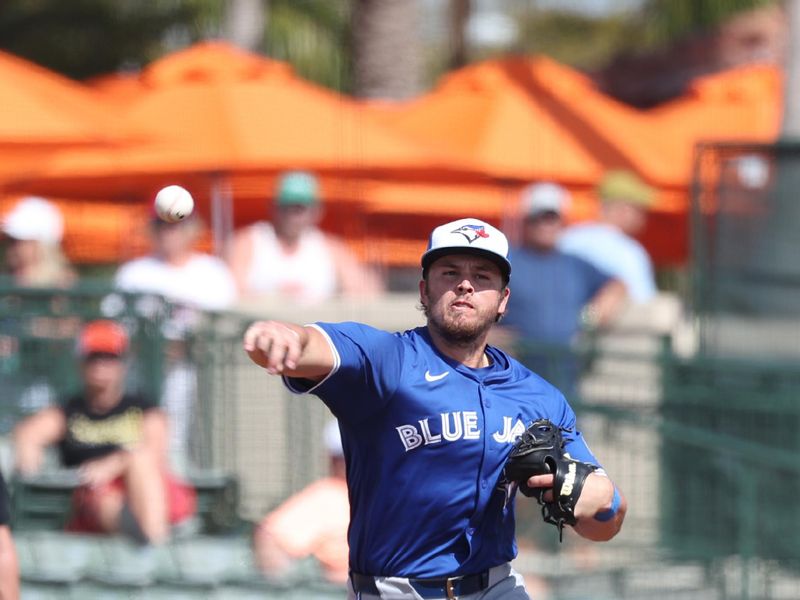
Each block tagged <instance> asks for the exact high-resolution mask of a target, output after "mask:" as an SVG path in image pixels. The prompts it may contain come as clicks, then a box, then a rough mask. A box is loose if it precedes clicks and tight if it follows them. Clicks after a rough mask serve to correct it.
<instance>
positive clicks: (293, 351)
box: [244, 321, 334, 381]
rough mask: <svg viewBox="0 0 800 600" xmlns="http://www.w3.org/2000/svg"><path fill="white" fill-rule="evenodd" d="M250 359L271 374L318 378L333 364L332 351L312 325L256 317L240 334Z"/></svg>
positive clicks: (318, 379) (323, 337)
mask: <svg viewBox="0 0 800 600" xmlns="http://www.w3.org/2000/svg"><path fill="white" fill-rule="evenodd" d="M244 350H245V352H247V354H248V356H249V357H250V360H252V361H253V362H254V363H256V364H257V365H259V366H261V367H264V368H265V369H266V370H267V371H268V372H269V373H270V374H272V375H287V376H289V377H302V378H304V379H310V380H312V381H321V380H322V379H323V378H324V377H325V376H326V375H327V374H328V373H330V372H331V370H333V367H334V355H333V351H332V350H331V347H330V345H329V344H328V341H327V340H326V339H325V336H324V335H323V334H322V333H321V332H320V331H319V330H318V329H317V328H316V327H303V326H302V325H296V324H294V323H284V322H280V321H257V322H255V323H253V324H252V325H251V326H250V327H249V328H248V329H247V331H246V332H245V334H244Z"/></svg>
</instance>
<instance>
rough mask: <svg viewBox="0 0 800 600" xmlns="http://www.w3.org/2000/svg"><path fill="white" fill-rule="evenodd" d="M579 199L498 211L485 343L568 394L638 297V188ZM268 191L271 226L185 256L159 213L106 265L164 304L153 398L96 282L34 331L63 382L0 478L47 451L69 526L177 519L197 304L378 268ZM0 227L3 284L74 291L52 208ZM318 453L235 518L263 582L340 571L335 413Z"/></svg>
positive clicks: (357, 276)
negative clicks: (66, 368)
mask: <svg viewBox="0 0 800 600" xmlns="http://www.w3.org/2000/svg"><path fill="white" fill-rule="evenodd" d="M596 192H597V199H598V201H599V206H600V211H599V216H598V218H597V220H595V221H592V222H582V223H574V224H570V223H569V219H568V215H569V208H570V204H571V198H570V193H569V191H568V190H567V189H565V188H564V187H562V186H561V185H559V184H558V183H556V182H550V181H539V182H533V183H531V185H529V186H528V187H526V188H524V189H523V190H522V192H521V193H520V195H519V198H518V207H517V210H516V214H518V215H519V223H518V225H519V228H518V229H519V231H520V232H521V235H520V239H519V242H518V244H517V245H516V247H514V248H513V249H512V250H511V253H510V257H511V260H512V262H513V265H514V277H513V280H512V281H511V284H510V287H511V290H512V293H511V297H510V304H509V309H508V312H507V316H506V317H505V318H504V320H503V321H502V322H501V323H500V325H501V326H500V327H499V328H496V330H497V331H496V332H495V334H494V336H495V337H494V339H493V343H495V344H497V345H500V346H503V347H504V348H505V349H506V350H509V351H511V352H512V353H514V354H516V355H517V356H518V357H520V358H521V359H522V360H523V361H524V362H526V364H528V365H529V366H530V367H531V368H532V369H533V370H534V371H535V372H538V373H539V374H541V375H542V376H543V377H545V378H546V379H549V380H551V381H552V382H553V383H554V384H556V385H557V386H558V387H560V388H561V389H562V390H564V392H565V393H566V394H567V395H568V396H569V395H570V394H571V393H572V392H573V391H574V390H575V386H576V382H577V379H578V377H579V375H580V372H581V369H582V365H581V364H580V359H579V358H578V356H579V354H576V353H575V352H574V350H575V349H576V348H579V347H580V346H581V344H584V343H585V342H586V340H587V339H590V338H591V336H592V335H594V334H595V333H596V332H597V331H599V330H602V329H603V328H607V327H609V326H612V325H613V323H614V321H615V319H617V318H618V316H619V315H620V313H621V312H622V311H623V310H624V309H625V307H626V306H627V305H629V304H637V303H638V304H641V303H646V302H649V301H650V300H651V299H652V298H653V297H654V295H655V293H656V284H655V279H654V273H653V266H652V263H651V260H650V258H649V256H648V254H647V252H646V251H645V249H644V248H643V246H642V245H641V244H640V243H639V242H638V241H637V240H636V237H637V235H638V234H640V233H641V231H642V229H643V227H644V226H645V222H646V219H647V214H648V208H649V206H650V205H651V203H652V200H653V190H652V189H651V188H650V187H648V186H647V185H646V184H645V183H644V182H643V181H642V180H640V179H639V178H638V177H637V176H636V175H635V174H633V173H631V172H628V171H611V172H608V173H606V175H605V176H604V177H603V179H602V181H601V182H600V184H599V186H598V188H597V190H596ZM268 196H269V199H268V201H269V202H271V203H272V208H273V210H272V215H273V218H272V220H271V221H267V220H263V221H258V222H254V223H252V224H249V225H247V226H246V227H244V228H242V229H240V230H238V231H236V232H235V234H234V236H233V237H232V240H231V243H230V244H229V247H228V248H227V249H226V250H225V252H224V253H223V254H222V255H220V256H215V255H211V254H208V253H204V252H200V251H199V250H198V249H197V242H198V238H199V236H200V235H201V233H202V231H203V227H204V223H203V222H202V219H201V218H200V217H199V216H197V215H193V216H191V217H190V218H187V219H185V220H183V221H179V222H176V223H167V222H165V221H163V220H160V219H158V218H157V217H156V216H155V214H153V216H152V217H151V219H150V221H149V232H150V240H151V249H150V252H149V254H147V255H145V256H141V257H139V258H136V259H134V260H131V261H129V262H126V263H124V264H121V265H118V268H116V270H115V273H114V274H113V277H112V281H111V282H110V286H111V287H112V288H114V289H115V290H117V291H118V292H120V293H133V294H141V295H144V296H143V297H145V298H146V296H152V297H157V298H160V299H162V300H166V301H167V302H169V303H170V304H171V305H172V306H173V310H172V313H171V318H170V319H169V321H168V322H167V324H166V326H165V328H164V330H163V332H162V333H163V335H164V338H165V340H166V351H165V356H166V361H165V367H164V372H163V376H164V381H163V386H162V392H161V397H160V398H149V397H147V396H146V395H144V394H141V393H139V392H138V391H136V390H129V389H128V381H129V379H128V378H127V376H126V374H127V369H128V365H129V359H130V354H131V343H130V335H129V332H128V331H126V328H125V326H124V323H121V322H119V321H118V320H117V319H116V318H115V314H114V313H115V310H114V306H115V302H116V300H115V297H114V293H113V292H112V293H109V294H108V295H107V296H106V298H105V299H104V300H103V303H102V312H103V313H105V314H104V315H102V317H103V318H101V319H98V320H92V321H90V322H88V323H81V322H77V321H75V320H74V319H70V318H67V317H60V318H52V319H43V320H42V322H41V323H40V324H39V325H37V328H38V329H39V330H40V334H41V335H42V336H43V337H47V336H53V337H60V338H69V339H76V340H77V342H76V344H75V348H76V349H75V356H76V358H77V361H76V365H77V366H76V369H77V370H78V372H79V377H80V382H81V391H80V393H78V394H76V395H74V396H70V397H62V395H63V393H62V391H61V390H52V389H50V390H47V392H46V393H40V394H38V395H36V394H34V396H36V397H37V398H38V400H37V401H35V402H28V404H27V405H26V406H23V407H22V411H21V412H22V413H24V414H25V415H27V416H25V418H24V419H21V420H19V421H18V422H16V423H15V424H14V428H13V450H14V459H13V469H14V473H11V474H8V475H11V480H12V481H13V478H14V477H16V476H23V477H24V476H32V475H35V474H36V473H37V472H38V471H39V470H40V469H41V468H42V465H43V463H44V462H45V455H46V452H47V449H48V448H54V449H55V450H56V455H57V462H58V464H59V466H60V467H63V468H66V469H73V470H74V471H75V473H76V475H77V477H78V479H79V482H80V485H79V486H78V487H77V489H76V490H75V493H74V496H73V510H72V517H71V519H70V521H69V523H68V526H67V527H68V529H69V530H71V531H79V532H94V533H122V534H124V535H127V536H129V537H131V538H132V539H135V540H138V541H139V542H141V543H144V544H161V543H163V542H164V541H166V540H168V539H170V537H171V536H173V535H176V534H177V533H179V532H180V531H181V529H182V527H186V526H187V524H190V523H191V522H192V519H193V517H194V515H195V512H196V496H195V493H194V490H193V489H192V487H191V485H189V484H188V483H187V481H186V479H185V478H184V475H185V473H186V472H187V469H188V467H189V465H188V462H187V455H188V444H189V439H188V437H189V432H188V424H189V423H190V422H191V419H192V413H193V411H194V410H195V408H194V401H195V396H196V389H197V385H198V383H197V378H198V374H197V372H196V366H195V365H194V364H193V363H192V361H191V360H190V359H189V357H188V356H187V347H186V344H187V342H186V340H187V338H188V336H189V335H190V334H191V332H192V331H193V329H194V328H196V327H197V326H198V324H199V323H200V322H201V321H202V317H203V315H204V314H205V313H206V312H208V311H226V310H231V309H235V308H236V307H237V306H238V305H239V304H240V303H242V302H247V303H248V304H249V305H251V306H253V305H257V303H258V302H261V301H264V302H267V301H273V302H274V301H275V300H278V301H279V302H284V303H291V304H292V305H296V306H313V305H320V304H324V303H325V302H328V301H330V300H331V299H334V298H340V297H341V298H358V299H359V300H363V299H378V300H379V299H380V297H381V295H382V294H385V293H386V290H387V283H386V281H385V280H384V278H383V277H382V276H381V274H380V272H379V271H377V270H375V269H374V268H372V267H371V266H370V265H367V264H365V263H363V262H362V261H361V260H359V258H358V257H357V256H356V254H354V253H353V252H352V251H351V250H350V249H349V247H348V246H347V244H346V243H345V242H344V241H342V240H341V239H338V238H336V237H335V236H333V235H330V234H329V233H327V232H325V231H323V230H322V229H321V228H320V221H321V217H322V213H323V210H324V201H323V198H322V196H321V194H320V187H319V183H318V180H317V178H316V177H315V176H314V175H313V174H312V173H307V172H299V171H295V172H287V173H284V174H283V175H282V176H281V177H279V179H278V183H277V188H276V189H275V190H274V191H273V193H271V194H268ZM265 214H266V207H265ZM464 216H468V215H464ZM1 227H2V238H3V242H2V249H3V275H4V276H5V279H6V281H7V282H9V284H10V286H11V287H12V288H44V289H52V290H54V293H55V296H57V290H59V289H67V288H70V287H71V286H75V285H76V284H79V282H80V281H81V279H80V277H79V276H78V272H79V270H78V268H77V267H76V266H75V265H71V264H70V263H69V261H68V260H67V258H66V256H65V254H64V252H63V251H62V248H61V240H62V236H63V230H64V225H63V218H62V215H61V214H60V213H59V211H58V209H57V208H56V207H55V205H54V204H52V203H50V202H48V201H47V200H46V199H43V198H38V197H26V198H23V199H21V200H20V201H19V203H17V204H16V205H15V206H14V207H13V208H12V209H11V210H10V211H9V212H7V213H6V214H5V215H4V216H3V218H2V225H1ZM138 308H139V310H140V311H142V312H144V314H147V311H148V310H155V309H154V308H153V307H152V306H150V305H148V304H147V302H146V299H145V300H143V303H142V305H141V306H139V307H138ZM18 344H19V341H18V340H17V339H15V338H14V336H13V335H8V334H5V333H0V358H2V357H8V356H11V355H12V354H14V353H15V352H17V351H18V350H19V348H18V347H17V346H18ZM554 357H555V358H554ZM8 389H9V390H11V389H12V388H11V387H9V388H8ZM14 394H16V396H17V397H16V398H11V397H10V396H8V395H6V397H5V399H4V401H6V402H17V403H21V402H23V401H22V399H23V398H25V397H26V394H27V395H28V396H31V389H30V386H28V387H27V388H26V387H25V386H24V385H22V386H19V387H18V388H16V389H15V392H14ZM325 446H326V449H327V454H328V460H329V466H330V472H329V475H328V476H327V477H325V478H324V479H322V480H320V481H317V482H314V483H313V484H311V485H310V486H309V487H308V488H306V489H304V490H302V491H301V492H299V493H298V494H297V495H295V496H293V497H291V498H289V499H287V500H286V502H285V503H284V504H282V505H281V506H279V507H277V508H276V509H275V510H274V511H272V512H270V513H269V514H268V515H265V516H264V518H263V520H261V521H260V522H259V523H257V524H256V525H255V527H254V528H253V533H252V541H253V550H254V557H255V561H256V564H257V565H258V567H259V568H260V569H261V570H262V571H263V573H264V574H265V575H267V576H269V577H280V576H282V574H285V573H286V572H287V571H289V570H291V568H292V565H293V564H295V563H296V562H297V561H302V560H306V559H312V560H315V561H317V562H318V563H319V564H320V565H321V566H322V570H323V572H324V575H325V577H326V578H328V579H329V580H331V581H334V582H339V583H342V582H344V581H345V580H346V578H347V541H346V532H347V523H348V519H349V512H348V511H349V508H348V502H347V489H346V485H345V482H344V460H343V455H342V450H341V442H340V440H339V436H338V428H337V426H336V423H335V422H332V423H331V424H329V425H328V427H327V428H326V430H325ZM0 515H2V512H0Z"/></svg>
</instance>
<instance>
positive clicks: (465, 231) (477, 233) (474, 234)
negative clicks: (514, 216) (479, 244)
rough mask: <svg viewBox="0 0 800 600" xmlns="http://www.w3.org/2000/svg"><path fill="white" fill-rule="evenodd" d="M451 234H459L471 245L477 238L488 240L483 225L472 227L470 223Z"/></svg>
mask: <svg viewBox="0 0 800 600" xmlns="http://www.w3.org/2000/svg"><path fill="white" fill-rule="evenodd" d="M452 233H460V234H461V235H463V236H464V237H465V238H467V241H468V242H469V243H470V244H471V243H472V242H474V241H475V240H477V239H478V238H479V237H481V238H488V237H489V234H488V233H486V228H485V227H484V226H483V225H474V224H472V223H470V224H468V225H462V226H461V227H459V228H458V229H455V230H453V231H452Z"/></svg>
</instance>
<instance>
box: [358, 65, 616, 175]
mask: <svg viewBox="0 0 800 600" xmlns="http://www.w3.org/2000/svg"><path fill="white" fill-rule="evenodd" d="M527 64H528V63H527V62H526V61H523V60H511V59H510V60H502V61H490V62H483V63H478V64H475V65H471V66H468V67H465V68H463V69H460V70H459V71H456V72H454V73H451V74H449V75H447V76H446V77H445V78H444V79H443V81H442V83H441V84H440V85H439V86H437V88H436V89H435V90H434V91H432V92H431V93H429V94H427V95H425V96H423V97H421V98H419V99H417V100H414V101H412V102H410V103H407V104H402V105H395V106H388V105H381V104H374V105H372V106H371V110H372V112H374V113H375V114H376V116H378V118H380V119H381V120H383V121H384V122H385V123H388V124H390V125H391V126H392V127H394V128H395V129H396V130H397V131H400V132H402V133H403V134H405V135H409V136H411V137H413V138H414V139H417V140H419V141H421V142H424V143H425V144H426V145H430V146H431V147H437V148H440V149H442V150H443V151H446V152H448V153H449V154H451V155H453V156H455V157H457V159H458V161H459V163H460V164H462V165H464V166H465V167H468V168H470V169H473V170H475V171H479V172H481V173H485V174H487V175H489V176H490V177H492V178H493V179H495V180H514V181H518V182H522V181H532V180H535V179H557V180H559V181H562V182H566V183H568V184H574V185H579V186H580V185H590V184H592V183H593V182H594V181H596V179H597V178H598V177H599V175H600V174H601V172H602V165H601V163H600V161H599V160H598V158H597V157H596V152H595V149H594V148H592V147H590V146H587V144H586V143H585V141H584V140H582V139H581V137H580V135H579V133H580V132H579V131H576V130H574V129H573V128H572V127H571V126H570V124H569V123H564V122H562V121H561V120H560V119H559V115H558V114H555V113H554V112H553V111H552V110H551V107H550V106H548V105H547V104H546V103H543V102H542V101H541V98H540V97H539V96H537V95H536V94H531V93H530V90H529V89H528V88H527V87H526V85H525V84H526V82H527V79H529V73H528V71H526V70H524V69H523V70H520V69H519V67H520V66H524V65H527Z"/></svg>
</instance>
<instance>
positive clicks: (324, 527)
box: [253, 420, 350, 584]
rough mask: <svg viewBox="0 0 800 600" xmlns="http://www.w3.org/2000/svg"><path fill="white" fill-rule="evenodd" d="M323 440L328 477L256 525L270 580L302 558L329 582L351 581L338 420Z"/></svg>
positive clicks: (260, 553)
mask: <svg viewBox="0 0 800 600" xmlns="http://www.w3.org/2000/svg"><path fill="white" fill-rule="evenodd" d="M324 438H325V447H326V450H327V453H328V459H329V475H328V477H326V478H324V479H320V480H319V481H316V482H314V483H312V484H311V485H309V486H308V487H306V488H305V489H303V490H301V491H300V492H298V493H297V494H295V495H294V496H291V497H290V498H289V499H287V500H286V501H285V502H284V503H283V504H281V505H280V506H279V507H278V508H276V509H275V510H273V511H272V512H271V513H269V514H268V515H266V516H265V517H264V518H263V519H262V520H261V522H260V523H259V524H258V525H257V526H256V530H255V532H254V535H253V544H254V551H255V555H256V561H257V563H258V566H259V568H260V569H261V571H262V572H263V573H264V575H266V576H267V577H281V576H284V575H286V574H287V573H288V572H290V571H291V569H292V567H293V566H294V565H295V564H296V562H297V561H298V560H301V559H303V558H307V557H311V556H313V557H315V558H316V559H317V560H318V561H319V563H320V565H321V566H322V569H323V572H324V575H325V578H326V579H327V580H328V581H331V582H336V583H342V584H344V583H345V582H346V581H347V575H348V572H347V571H348V558H349V552H348V548H347V527H348V525H349V523H350V502H349V500H348V496H347V481H346V480H345V461H344V452H343V451H342V440H341V437H340V434H339V424H338V423H337V422H336V421H335V420H332V421H329V422H328V423H327V425H326V426H325V431H324Z"/></svg>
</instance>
